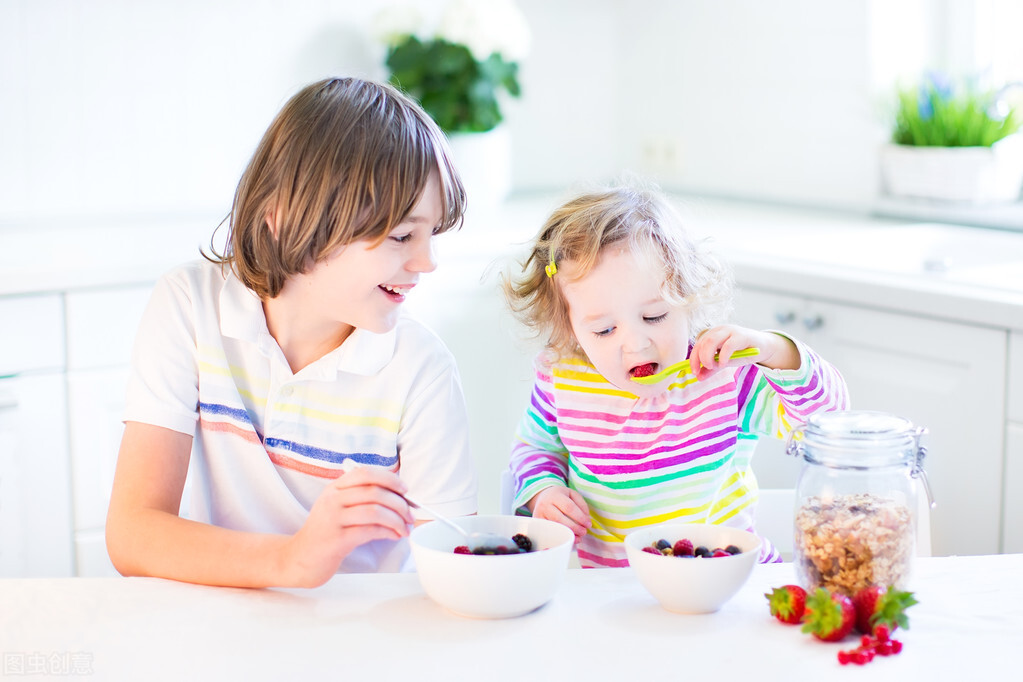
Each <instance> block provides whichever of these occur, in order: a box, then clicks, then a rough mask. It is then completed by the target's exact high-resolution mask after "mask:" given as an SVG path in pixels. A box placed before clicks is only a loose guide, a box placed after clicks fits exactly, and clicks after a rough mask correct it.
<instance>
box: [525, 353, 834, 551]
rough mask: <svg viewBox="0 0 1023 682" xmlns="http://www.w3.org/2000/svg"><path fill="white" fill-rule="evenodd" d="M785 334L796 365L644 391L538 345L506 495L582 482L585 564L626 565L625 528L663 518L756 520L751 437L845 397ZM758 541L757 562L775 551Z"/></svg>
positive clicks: (739, 523)
mask: <svg viewBox="0 0 1023 682" xmlns="http://www.w3.org/2000/svg"><path fill="white" fill-rule="evenodd" d="M793 341H794V342H795V343H796V346H797V348H798V349H799V355H800V367H799V369H796V370H772V369H768V368H765V367H761V366H759V365H746V366H744V367H738V368H733V369H725V370H722V371H720V372H717V373H715V374H714V375H713V376H711V377H708V378H706V379H704V380H701V381H696V379H695V378H693V376H692V375H687V376H683V377H680V378H679V380H678V381H677V382H675V383H673V384H671V385H670V386H669V388H668V389H667V391H665V392H664V393H662V394H661V395H658V396H656V397H654V398H644V399H640V398H637V397H636V396H635V395H633V394H631V393H628V392H626V391H622V390H620V389H618V388H616V387H615V386H614V385H612V384H611V383H610V382H608V381H607V380H606V379H604V377H602V376H601V375H600V374H599V373H597V371H596V370H595V369H594V368H593V366H592V365H590V364H589V363H588V362H585V361H583V360H578V359H566V358H562V359H559V360H556V361H554V362H551V361H550V360H546V361H545V360H544V359H543V356H542V355H541V356H540V358H538V359H537V362H536V378H535V383H534V386H533V392H532V396H531V399H530V403H529V406H528V407H527V409H526V414H525V416H524V417H523V419H522V422H521V423H520V425H519V428H518V431H517V434H516V435H517V442H516V443H515V445H514V446H513V448H512V455H511V470H512V473H513V475H514V478H515V483H516V495H515V500H514V504H515V506H516V507H517V508H518V507H521V506H522V505H524V504H525V503H526V502H528V501H529V500H530V499H531V498H532V497H533V496H534V495H536V494H537V493H538V492H540V491H541V490H543V489H544V488H547V487H549V486H551V485H558V484H560V485H565V484H566V483H567V485H568V486H569V487H571V488H574V489H575V490H577V491H579V493H580V494H581V495H582V496H583V498H584V499H585V500H586V503H587V505H588V506H589V509H590V518H591V521H592V527H591V529H590V532H589V533H588V534H587V535H586V537H585V538H583V540H582V541H581V542H580V544H579V547H578V553H579V562H580V564H581V565H582V566H584V567H594V566H627V565H628V561H627V560H626V558H625V546H624V544H623V543H622V540H623V538H624V537H625V536H626V535H627V534H628V533H629V532H631V531H632V530H634V529H636V528H639V527H642V526H647V525H651V524H654V523H659V522H662V521H669V520H670V521H677V522H682V523H720V524H726V525H729V526H735V527H738V528H743V529H747V530H753V518H754V510H755V506H756V501H757V497H758V488H757V482H756V479H755V477H754V475H753V472H752V470H751V468H750V460H751V458H752V455H753V450H754V448H755V447H756V444H757V441H758V439H759V437H760V436H769V437H777V438H784V437H785V435H786V434H787V433H788V432H789V431H790V430H791V429H792V427H793V425H794V424H798V423H802V422H803V421H804V420H805V419H806V417H808V416H809V415H811V414H813V413H814V412H817V411H820V410H840V409H847V408H848V403H849V398H848V391H847V389H846V385H845V381H844V380H843V379H842V377H841V375H840V374H839V373H838V371H837V370H836V369H835V368H834V367H833V366H832V365H830V364H829V363H827V362H825V361H824V360H823V359H821V358H820V357H819V356H818V355H817V354H815V353H814V352H813V351H812V350H810V349H809V348H808V347H807V346H805V345H803V344H802V343H800V342H798V341H795V339H793ZM764 546H765V551H764V552H763V553H762V555H761V561H772V560H777V553H776V552H774V551H773V548H771V545H770V543H769V542H765V543H764Z"/></svg>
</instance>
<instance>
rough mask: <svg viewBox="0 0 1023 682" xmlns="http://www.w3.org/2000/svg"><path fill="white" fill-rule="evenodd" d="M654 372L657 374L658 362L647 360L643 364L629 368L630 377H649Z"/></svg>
mask: <svg viewBox="0 0 1023 682" xmlns="http://www.w3.org/2000/svg"><path fill="white" fill-rule="evenodd" d="M653 374H657V363H656V362H647V363H645V364H642V365H636V366H635V367H633V368H632V369H630V370H629V376H630V377H648V376H651V375H653Z"/></svg>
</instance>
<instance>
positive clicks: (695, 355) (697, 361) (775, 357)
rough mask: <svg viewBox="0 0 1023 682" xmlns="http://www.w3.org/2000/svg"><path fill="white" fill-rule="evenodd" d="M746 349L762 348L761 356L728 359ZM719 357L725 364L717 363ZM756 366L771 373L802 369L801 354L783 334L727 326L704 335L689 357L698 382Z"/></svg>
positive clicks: (708, 331)
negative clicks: (723, 371)
mask: <svg viewBox="0 0 1023 682" xmlns="http://www.w3.org/2000/svg"><path fill="white" fill-rule="evenodd" d="M744 348H759V349H760V354H759V355H755V356H753V357H748V358H735V359H731V360H730V359H728V358H730V357H731V355H732V353H734V352H735V351H737V350H742V349H744ZM715 355H717V356H718V357H720V358H721V360H715V359H714V356H715ZM753 363H757V364H759V365H763V366H764V367H770V368H771V369H799V350H798V349H797V348H796V344H794V343H792V341H790V340H789V339H787V338H785V337H784V336H781V335H780V334H773V333H771V332H761V331H756V330H754V329H747V328H746V327H739V326H737V325H734V324H723V325H720V326H718V327H711V328H710V329H708V330H707V331H705V332H704V333H703V334H701V335H700V338H698V339H697V340H696V343H695V344H693V351H692V352H691V353H690V354H689V366H690V368H692V370H693V374H694V375H695V376H696V379H697V380H700V379H705V378H706V377H709V376H711V375H712V374H714V373H715V372H717V371H718V370H720V369H722V368H724V367H741V366H742V365H752V364H753Z"/></svg>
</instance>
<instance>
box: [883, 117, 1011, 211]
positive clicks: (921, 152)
mask: <svg viewBox="0 0 1023 682" xmlns="http://www.w3.org/2000/svg"><path fill="white" fill-rule="evenodd" d="M881 174H882V176H883V178H884V182H885V185H886V187H887V190H888V193H889V194H890V195H892V196H901V197H912V198H917V199H934V200H940V201H955V202H968V203H974V204H984V203H998V202H1010V201H1016V200H1018V199H1019V193H1020V187H1021V185H1023V134H1016V135H1010V136H1009V137H1006V138H1004V139H1002V140H1000V141H998V142H996V143H995V144H994V145H992V146H991V147H913V146H908V145H896V144H889V145H885V146H884V147H882V148H881Z"/></svg>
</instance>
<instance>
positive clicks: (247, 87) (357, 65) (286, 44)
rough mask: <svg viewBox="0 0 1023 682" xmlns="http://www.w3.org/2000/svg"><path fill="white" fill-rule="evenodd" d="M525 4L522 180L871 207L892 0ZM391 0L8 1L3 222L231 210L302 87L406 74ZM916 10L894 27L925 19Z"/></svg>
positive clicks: (513, 109) (3, 8) (0, 10)
mask: <svg viewBox="0 0 1023 682" xmlns="http://www.w3.org/2000/svg"><path fill="white" fill-rule="evenodd" d="M439 2H440V0H419V4H420V5H423V6H424V8H425V10H426V11H427V12H430V11H435V10H436V7H437V6H438V4H439ZM921 2H924V0H918V1H916V2H913V3H910V4H909V6H910V7H911V9H910V10H909V12H910V14H912V13H913V12H915V11H917V10H914V9H912V8H914V7H916V8H919V6H920V5H921ZM519 4H520V6H521V7H522V9H523V10H524V12H525V13H526V15H527V18H528V20H529V22H530V24H531V28H532V31H533V49H532V52H531V54H530V57H529V58H528V59H527V60H526V61H525V62H524V63H523V65H522V72H521V76H522V82H523V88H524V93H525V94H524V96H523V97H522V99H520V100H514V101H512V102H511V103H510V105H509V107H508V111H507V115H508V120H509V122H510V125H511V128H512V130H513V133H514V136H515V154H516V155H515V159H514V180H515V185H516V187H517V188H518V189H520V190H529V189H550V188H561V187H563V186H565V185H568V184H572V183H574V182H577V181H581V180H592V179H606V178H609V177H612V176H614V175H616V174H618V173H619V172H621V171H622V170H624V169H632V170H638V171H640V172H645V173H655V174H657V175H658V176H659V177H660V178H661V180H662V182H663V184H664V185H665V186H667V187H670V188H677V189H683V190H691V191H696V192H703V193H710V194H717V195H726V196H738V197H751V198H766V199H771V200H775V201H784V202H789V203H810V204H829V205H835V206H843V207H850V208H853V209H862V208H864V207H865V206H866V205H867V204H868V203H869V201H870V199H871V198H872V197H873V194H874V192H875V190H876V184H877V178H876V170H875V166H876V163H875V157H874V153H875V152H874V146H875V144H876V142H877V141H878V140H879V138H880V136H881V134H882V131H881V128H880V124H879V118H878V116H877V112H876V110H875V108H874V105H873V102H872V96H873V93H872V84H873V81H874V80H875V79H876V74H877V73H878V69H876V68H875V66H876V65H875V64H874V63H872V61H871V51H872V50H875V51H876V45H875V46H873V47H872V44H873V41H876V38H877V36H878V35H879V34H880V32H879V31H878V29H877V25H876V22H873V20H874V19H876V17H877V16H878V15H879V14H881V15H883V14H884V13H885V12H889V13H890V12H891V10H884V9H883V8H884V7H885V6H886V5H888V4H890V3H885V2H879V1H878V0H851V1H849V2H838V3H821V2H816V1H815V0H773V1H772V2H770V3H764V2H760V1H759V0H729V1H728V2H703V1H701V0H643V1H637V2H628V3H625V2H616V1H615V0H558V1H555V2H552V1H550V0H519ZM924 4H926V3H925V2H924ZM381 6H383V3H382V2H364V1H362V2H356V1H355V0H288V1H284V0H279V1H276V0H263V1H261V2H256V1H252V0H178V1H177V2H137V1H136V0H92V1H89V2H85V1H83V0H3V2H0V64H2V70H0V150H2V153H0V225H3V224H5V223H7V224H9V223H12V222H17V221H20V220H24V219H29V218H46V219H68V218H73V217H74V216H78V215H81V214H93V215H106V214H126V215H139V216H145V215H150V214H155V213H161V214H165V213H187V214H191V215H196V214H199V215H207V214H208V215H210V216H211V218H212V217H220V216H221V215H223V213H225V212H226V210H227V207H228V205H229V202H230V198H231V193H232V191H233V188H234V185H235V183H236V181H237V176H238V174H239V173H240V171H241V169H242V167H243V166H244V164H245V162H246V161H247V158H248V156H249V154H250V153H251V151H252V149H253V147H254V145H255V143H256V141H257V140H258V138H259V136H260V135H261V133H262V132H263V130H264V129H265V127H266V126H267V124H268V123H269V121H270V118H271V117H272V116H273V114H274V113H275V112H276V111H277V109H278V108H279V107H280V105H281V104H282V103H283V102H284V100H285V99H287V97H288V96H290V95H291V94H292V93H294V92H295V91H296V90H297V89H298V88H299V87H301V86H302V85H304V84H306V83H308V82H310V81H312V80H315V79H317V78H320V77H323V76H327V75H333V74H351V75H358V76H364V77H370V78H382V77H384V71H383V67H382V64H381V62H382V58H383V49H382V47H381V46H380V45H378V44H376V43H374V42H373V40H372V39H371V38H369V37H368V35H367V33H366V29H367V27H368V25H369V21H370V18H371V16H372V14H373V13H374V12H375V11H376V9H377V8H379V7H381ZM903 6H905V5H903ZM905 13H906V12H905V11H904V12H903V14H905ZM889 25H890V24H889ZM899 25H900V26H901V27H902V28H900V30H899V32H898V33H896V34H892V35H890V36H888V37H887V38H885V39H886V40H887V41H888V43H889V44H895V43H898V42H899V41H906V37H907V35H910V34H912V33H913V31H914V30H916V28H915V27H914V24H913V22H912V21H900V22H899ZM882 37H884V36H882ZM910 42H911V41H910Z"/></svg>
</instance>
